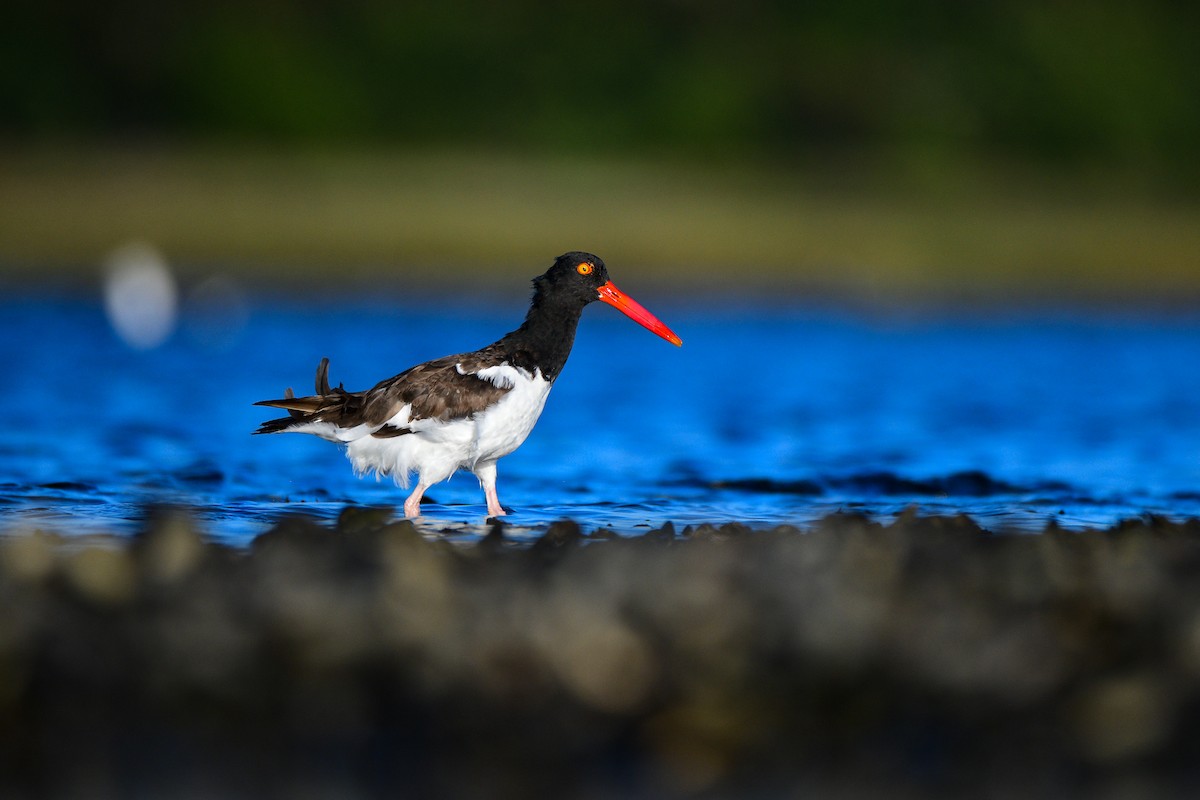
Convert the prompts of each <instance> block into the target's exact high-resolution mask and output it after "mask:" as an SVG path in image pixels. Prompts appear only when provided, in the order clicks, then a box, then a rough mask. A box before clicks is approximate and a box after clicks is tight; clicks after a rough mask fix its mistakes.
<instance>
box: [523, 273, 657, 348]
mask: <svg viewBox="0 0 1200 800" xmlns="http://www.w3.org/2000/svg"><path fill="white" fill-rule="evenodd" d="M593 300H601V301H603V302H605V303H608V304H609V305H610V306H613V307H614V308H617V309H619V310H620V311H621V313H623V314H625V315H626V316H627V317H629V318H630V319H632V320H634V321H635V322H637V323H638V324H639V325H642V326H644V327H645V328H646V329H648V330H650V331H653V332H654V333H656V334H658V335H659V336H661V337H662V338H664V339H666V340H667V341H668V342H670V343H671V344H674V345H678V344H680V343H681V342H680V340H679V337H678V336H676V335H675V334H674V333H672V332H671V329H670V328H668V327H667V326H666V325H664V324H662V322H660V321H659V320H658V318H657V317H655V316H654V315H653V314H651V313H650V312H649V311H647V310H646V309H644V308H642V307H641V306H640V305H639V304H638V303H637V301H635V300H634V299H633V298H632V297H630V296H629V295H627V294H625V293H624V292H622V291H621V290H620V289H618V288H617V287H616V286H614V285H613V282H612V281H611V280H609V278H608V269H607V268H605V266H604V260H603V259H602V258H600V257H599V256H596V255H592V254H591V253H585V252H583V251H581V250H572V251H571V252H570V253H563V254H562V255H561V256H559V257H558V258H556V259H554V266H552V267H550V269H548V270H546V274H544V275H542V276H540V277H538V278H534V279H533V304H532V306H531V307H530V314H531V315H537V314H539V313H546V312H547V311H548V310H549V309H557V313H565V314H570V315H571V316H572V317H573V319H574V320H576V321H577V320H578V319H579V314H580V312H582V311H583V307H584V306H586V305H587V304H588V303H590V302H592V301H593ZM571 324H572V326H574V324H575V323H574V322H572V323H571ZM572 330H573V328H572ZM572 335H573V334H572Z"/></svg>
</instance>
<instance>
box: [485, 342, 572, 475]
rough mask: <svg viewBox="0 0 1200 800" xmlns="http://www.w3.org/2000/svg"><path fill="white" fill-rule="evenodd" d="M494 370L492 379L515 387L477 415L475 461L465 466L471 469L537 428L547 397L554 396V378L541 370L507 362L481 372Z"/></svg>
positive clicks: (509, 449)
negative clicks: (551, 381) (530, 370)
mask: <svg viewBox="0 0 1200 800" xmlns="http://www.w3.org/2000/svg"><path fill="white" fill-rule="evenodd" d="M484 373H494V376H488V377H489V379H490V380H492V381H494V382H496V383H497V385H502V384H500V383H499V381H500V380H504V381H506V382H511V384H512V390H511V391H510V392H509V393H508V394H506V395H504V397H502V398H500V401H499V402H498V403H496V405H494V406H492V407H491V408H489V409H488V410H487V411H484V412H483V413H481V414H477V415H476V416H475V428H476V433H475V451H474V453H473V454H472V458H471V462H470V463H469V464H464V465H463V466H465V467H467V468H468V469H470V468H472V467H474V466H475V464H476V463H480V462H488V461H495V460H496V459H498V458H501V457H503V456H506V455H508V454H509V453H511V452H512V451H513V450H516V449H517V448H518V447H520V446H521V442H524V441H525V437H527V436H528V435H529V432H530V431H532V430H533V426H534V425H535V424H536V423H537V421H538V417H540V416H541V415H542V409H543V408H545V406H546V398H547V397H549V396H550V387H551V386H552V385H553V384H551V383H550V381H548V380H546V379H545V378H543V377H542V372H541V370H535V371H534V373H533V374H532V375H530V374H529V373H528V372H526V371H524V370H519V369H516V368H514V367H510V366H508V365H507V364H505V365H501V366H498V367H489V368H488V369H485V370H480V371H479V373H478V374H479V375H480V376H481V377H483V376H484Z"/></svg>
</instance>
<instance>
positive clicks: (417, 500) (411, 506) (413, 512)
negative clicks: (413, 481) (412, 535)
mask: <svg viewBox="0 0 1200 800" xmlns="http://www.w3.org/2000/svg"><path fill="white" fill-rule="evenodd" d="M428 488H429V487H428V486H426V485H425V484H423V483H418V484H417V488H416V489H413V493H412V494H410V495H409V496H408V499H407V500H405V501H404V516H406V517H408V518H409V519H412V518H413V517H419V516H421V495H423V494H425V490H426V489H428Z"/></svg>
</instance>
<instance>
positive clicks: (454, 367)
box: [255, 348, 512, 438]
mask: <svg viewBox="0 0 1200 800" xmlns="http://www.w3.org/2000/svg"><path fill="white" fill-rule="evenodd" d="M490 350H491V348H487V349H485V350H481V351H479V352H478V353H470V354H464V355H454V356H446V357H445V358H439V359H437V360H436V361H429V362H426V363H424V364H418V365H417V366H415V367H412V368H411V369H408V370H405V371H404V372H402V373H400V374H399V375H397V376H396V377H394V378H388V379H387V380H385V381H381V382H380V383H378V384H376V385H375V386H374V387H373V388H371V389H369V390H367V391H365V392H347V391H345V390H344V389H342V388H341V386H338V388H336V389H330V388H329V381H328V370H329V360H328V359H322V361H321V364H320V365H319V366H318V367H317V376H316V389H317V392H318V394H316V395H314V396H312V397H292V396H291V395H292V393H291V390H290V389H289V390H288V392H287V396H286V397H284V398H283V399H281V400H262V401H260V402H258V403H255V405H260V406H271V407H273V408H285V409H287V410H288V414H289V415H290V416H288V417H284V418H282V419H277V420H270V421H268V422H264V423H263V424H262V425H261V426H260V427H259V429H258V430H257V431H256V433H277V432H279V431H283V430H287V429H288V428H289V427H291V426H292V425H296V424H301V423H305V422H332V423H334V424H336V425H338V426H339V427H342V428H352V427H354V426H356V425H361V424H363V423H367V424H369V425H380V426H383V427H382V428H380V430H378V431H376V432H375V433H374V434H373V435H374V436H376V437H380V438H386V437H391V436H402V435H404V434H406V433H410V431H409V429H407V428H396V427H393V426H390V425H386V426H385V425H384V423H386V422H387V421H388V420H389V419H391V418H392V417H394V416H395V415H396V413H397V412H399V411H400V409H401V408H403V407H404V406H405V405H410V406H411V410H410V416H409V419H410V420H412V421H416V420H419V419H437V420H441V421H443V422H448V421H450V420H454V419H461V418H463V417H469V416H471V415H473V414H477V413H479V412H480V411H483V410H484V409H486V408H487V407H489V406H490V405H492V404H493V403H495V402H496V401H497V400H499V399H500V398H501V397H503V396H504V395H505V394H507V393H508V392H509V391H511V388H512V387H505V386H497V385H496V384H495V383H493V382H491V381H489V380H486V379H484V378H480V377H477V376H476V375H474V374H473V373H474V372H477V371H478V370H481V369H485V368H487V367H489V366H496V365H497V364H500V363H502V359H500V358H499V357H498V354H494V353H491V352H490ZM460 366H461V368H462V370H461V371H460V370H459V367H460Z"/></svg>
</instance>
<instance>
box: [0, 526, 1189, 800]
mask: <svg viewBox="0 0 1200 800" xmlns="http://www.w3.org/2000/svg"><path fill="white" fill-rule="evenodd" d="M0 609H2V613H0V795H2V796H4V797H6V798H22V797H95V798H104V797H135V796H136V797H156V796H162V797H165V796H172V797H189V798H190V797H197V798H199V797H256V798H258V797H360V796H361V797H376V796H388V797H391V796H406V795H411V796H425V797H429V796H452V797H513V798H516V797H534V796H539V797H587V798H605V797H614V798H615V797H664V796H665V797H678V796H700V797H747V796H754V797H775V796H787V797H873V796H877V797H891V798H896V797H900V798H907V797H914V798H915V797H929V796H975V797H978V796H984V797H1031V796H1032V797H1072V796H1079V797H1084V796H1086V797H1104V798H1117V797H1150V796H1153V797H1185V796H1193V793H1194V791H1195V790H1196V788H1197V786H1200V766H1197V765H1198V764H1200V522H1198V521H1191V522H1186V523H1171V522H1168V521H1166V520H1162V519H1158V518H1146V519H1141V520H1134V521H1129V522H1126V523H1123V524H1120V525H1118V526H1115V527H1113V528H1111V529H1108V530H1097V531H1085V532H1064V531H1061V530H1058V529H1056V528H1053V527H1051V528H1048V529H1046V530H1045V531H1043V532H1041V533H1038V534H1032V535H1011V534H1010V535H1000V534H993V533H989V532H988V531H985V530H983V529H981V528H980V527H978V526H977V525H976V524H975V523H974V522H972V521H971V520H969V519H967V518H965V517H954V518H950V517H919V516H917V515H915V514H909V515H905V516H903V517H901V518H900V519H899V520H897V521H896V522H894V523H892V524H889V525H879V524H876V523H873V522H870V521H868V520H866V519H863V518H858V517H848V516H831V517H828V518H826V519H824V520H822V521H821V522H819V523H817V524H815V525H811V526H806V527H805V528H804V529H803V530H801V529H798V528H790V527H779V528H774V529H770V530H750V529H748V528H746V527H744V526H740V525H736V524H731V525H725V526H722V527H716V526H702V527H699V528H692V529H686V530H683V531H676V530H674V529H673V528H671V527H669V526H668V527H666V528H663V529H659V530H655V531H651V532H648V533H646V534H645V535H643V536H640V537H638V538H632V539H631V538H619V537H616V536H613V535H611V534H608V533H606V532H605V531H598V532H594V533H592V534H590V535H584V534H582V533H581V531H580V529H579V527H578V526H577V525H575V524H574V523H571V522H562V523H557V524H555V525H554V526H552V527H551V528H549V530H547V531H546V532H545V534H544V535H543V536H542V537H541V538H540V539H539V540H538V541H536V542H535V543H533V544H532V545H522V546H517V545H515V544H514V543H512V542H511V541H509V540H506V538H505V536H504V533H503V528H502V527H500V526H497V527H496V528H495V529H493V532H492V534H491V535H489V536H488V537H486V538H484V539H483V540H482V541H480V542H479V543H478V544H475V545H468V546H463V545H455V544H451V543H449V542H447V541H445V540H441V539H439V538H438V537H437V535H436V534H435V533H431V532H429V531H422V530H418V529H417V528H415V527H414V526H413V525H411V524H410V523H408V522H398V521H395V520H393V519H392V518H390V516H389V515H387V514H386V513H383V512H379V511H375V510H370V509H359V508H348V509H347V510H346V511H345V512H344V513H343V514H342V516H341V518H340V520H339V521H338V522H337V524H336V525H332V526H330V525H320V524H317V523H315V522H311V521H306V520H302V519H294V520H289V521H286V522H283V523H280V524H279V525H277V526H276V527H275V528H273V529H272V530H270V531H268V532H267V533H265V534H263V535H261V536H259V537H258V538H257V539H256V540H255V541H254V542H253V543H252V545H251V546H250V547H249V548H247V549H244V550H239V549H234V548H230V547H226V546H222V545H218V544H216V543H213V542H212V541H210V540H208V539H207V538H205V536H204V535H203V533H202V532H200V531H198V530H197V529H196V528H195V526H194V525H193V523H192V522H190V521H189V520H188V519H187V518H185V517H182V516H178V515H174V514H170V513H164V514H160V515H158V516H156V517H153V518H152V519H150V520H149V521H148V522H147V523H146V528H145V530H144V532H143V533H141V534H140V535H139V536H137V537H135V538H133V539H122V538H103V537H101V538H86V539H81V538H78V537H70V536H59V535H55V534H50V533H29V534H19V535H11V536H8V537H6V538H4V539H2V540H0Z"/></svg>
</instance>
